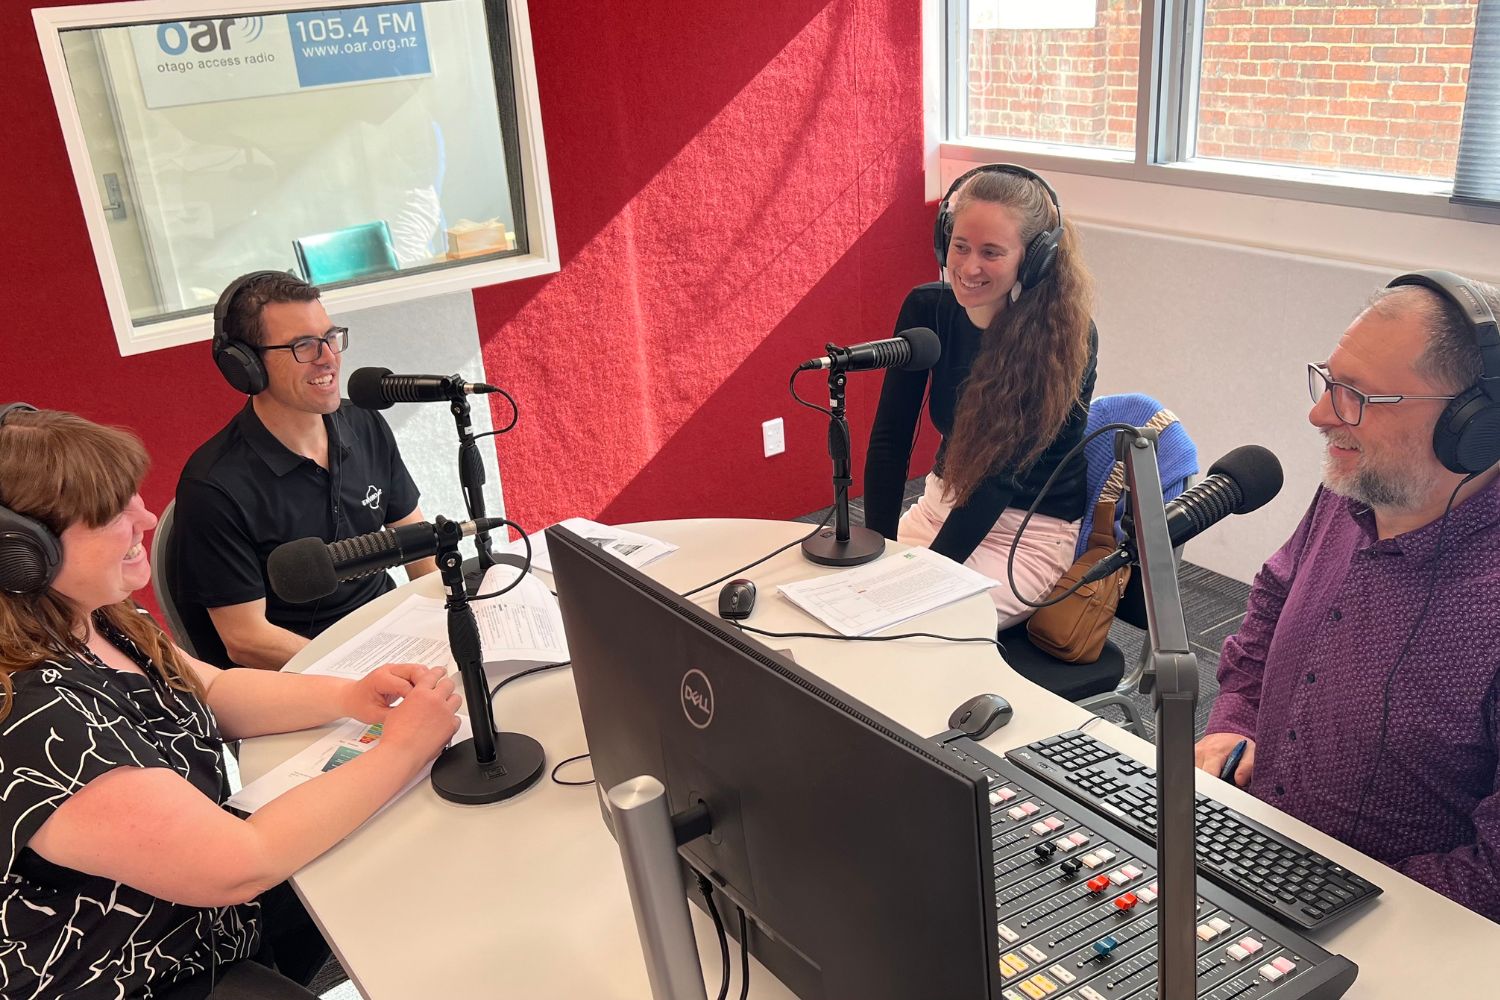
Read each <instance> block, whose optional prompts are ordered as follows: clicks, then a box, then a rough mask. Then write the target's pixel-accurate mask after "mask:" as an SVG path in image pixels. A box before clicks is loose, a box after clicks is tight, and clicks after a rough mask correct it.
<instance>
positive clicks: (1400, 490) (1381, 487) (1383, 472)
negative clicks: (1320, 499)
mask: <svg viewBox="0 0 1500 1000" xmlns="http://www.w3.org/2000/svg"><path fill="white" fill-rule="evenodd" d="M1323 437H1324V438H1325V439H1327V440H1328V441H1329V442H1330V443H1332V444H1338V445H1340V446H1343V445H1347V444H1353V442H1352V441H1350V440H1348V439H1346V438H1339V439H1337V440H1335V438H1334V437H1333V436H1332V435H1330V434H1326V433H1325V434H1324V435H1323ZM1357 454H1358V455H1359V458H1358V459H1357V460H1356V462H1355V466H1354V469H1353V470H1352V471H1348V472H1346V471H1343V470H1335V469H1334V468H1333V456H1331V455H1329V454H1328V453H1327V452H1326V451H1325V452H1324V453H1323V485H1324V486H1327V487H1328V488H1329V489H1330V490H1332V491H1333V492H1335V493H1337V494H1339V495H1340V496H1345V497H1348V498H1349V499H1351V500H1354V501H1357V502H1358V503H1362V504H1364V505H1365V506H1366V507H1370V508H1384V509H1387V510H1401V511H1405V510H1415V509H1416V508H1417V507H1420V506H1421V505H1422V503H1423V502H1424V501H1425V500H1426V498H1427V497H1428V496H1429V495H1430V494H1431V492H1432V487H1433V476H1432V474H1431V473H1430V472H1428V471H1426V470H1417V469H1414V468H1412V467H1410V466H1408V467H1407V468H1405V469H1402V468H1399V466H1398V467H1397V468H1394V469H1382V468H1377V467H1376V465H1375V463H1373V462H1371V461H1370V459H1369V458H1368V456H1367V455H1366V453H1365V452H1364V451H1359V452H1357ZM1390 464H1392V465H1397V463H1395V462H1392V463H1390Z"/></svg>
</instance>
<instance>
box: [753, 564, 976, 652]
mask: <svg viewBox="0 0 1500 1000" xmlns="http://www.w3.org/2000/svg"><path fill="white" fill-rule="evenodd" d="M996 586H999V584H998V582H997V581H995V580H991V579H990V578H989V577H987V576H983V575H981V574H979V573H976V572H974V571H973V570H972V569H969V567H967V566H961V565H959V564H958V563H956V562H954V561H953V560H951V559H948V558H946V557H944V556H940V555H938V554H937V553H936V552H933V551H932V550H931V549H922V548H916V549H906V550H904V551H902V552H898V553H896V554H894V555H888V556H886V557H885V558H883V559H878V560H876V561H875V562H872V563H867V564H866V565H864V566H857V567H855V568H854V569H849V570H845V571H844V572H842V573H835V574H833V575H832V576H820V577H818V578H816V579H813V580H800V581H798V582H797V583H787V584H783V585H782V586H781V588H780V592H781V596H783V597H785V598H786V599H787V600H789V601H791V602H792V603H793V604H795V605H797V607H799V608H801V609H802V610H803V611H806V612H807V613H808V614H810V615H812V616H813V617H814V618H816V619H818V621H820V622H822V623H823V624H824V625H827V626H828V627H829V628H831V629H833V630H834V631H835V632H838V633H839V634H840V635H869V634H870V633H871V632H878V631H880V630H881V629H883V628H889V627H890V626H892V625H895V624H897V623H898V622H904V621H906V620H907V619H909V618H915V617H917V616H918V615H923V614H926V613H927V612H929V611H933V610H936V609H937V608H941V607H943V606H945V605H948V604H952V603H954V602H955V601H961V600H963V599H964V598H965V597H971V596H973V595H974V594H982V593H984V592H985V591H986V590H989V589H990V588H991V587H996Z"/></svg>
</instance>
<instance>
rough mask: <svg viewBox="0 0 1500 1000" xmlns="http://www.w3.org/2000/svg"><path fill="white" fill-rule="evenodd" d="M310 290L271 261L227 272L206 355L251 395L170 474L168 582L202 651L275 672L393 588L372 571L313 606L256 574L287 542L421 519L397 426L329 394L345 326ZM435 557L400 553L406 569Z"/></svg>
mask: <svg viewBox="0 0 1500 1000" xmlns="http://www.w3.org/2000/svg"><path fill="white" fill-rule="evenodd" d="M318 295H319V291H318V289H317V288H316V287H314V286H312V285H309V284H307V283H306V282H304V281H302V280H301V279H299V278H295V277H292V276H291V275H288V274H284V273H281V272H278V271H257V272H253V273H251V274H249V275H245V276H243V277H241V278H238V279H236V280H235V281H234V282H232V283H231V284H230V285H229V287H228V288H226V289H225V290H224V294H223V295H222V296H221V297H220V299H219V304H218V306H216V307H215V309H214V344H213V352H214V361H215V363H216V364H217V365H218V367H219V371H220V372H221V373H222V374H223V375H224V377H225V379H227V380H228V382H229V384H230V385H232V386H234V387H235V388H236V389H238V390H239V391H241V392H244V393H246V394H247V395H249V397H250V399H249V401H248V402H247V403H246V404H245V407H244V409H242V410H240V412H239V413H238V414H236V415H235V417H234V418H233V419H232V420H230V421H229V423H228V425H227V426H225V427H224V429H223V430H221V431H219V433H217V434H215V435H214V436H213V437H212V438H210V439H209V440H208V441H207V442H206V443H205V444H204V445H203V446H202V447H200V448H199V449H198V450H197V451H196V452H194V453H193V456H192V458H190V459H189V460H188V463H187V466H186V467H185V468H184V469H183V471H182V478H181V479H180V480H179V481H178V483H177V506H176V508H175V513H174V523H173V528H172V538H171V546H170V549H169V551H168V553H167V558H168V559H169V560H171V565H172V567H173V570H174V571H173V573H171V574H170V577H169V579H170V581H171V585H172V589H173V598H174V600H175V601H176V603H177V605H178V609H179V612H180V613H181V615H182V617H183V623H184V626H185V627H186V629H187V631H188V633H189V637H190V638H191V639H192V642H193V645H194V646H195V647H196V649H197V652H198V656H199V657H200V658H201V659H204V660H207V661H208V662H210V663H217V664H219V665H222V666H231V665H235V664H238V665H241V666H250V667H260V668H263V669H266V670H279V669H281V667H282V666H284V665H285V664H286V662H287V660H289V659H291V657H292V656H293V654H295V653H296V652H297V651H298V650H299V649H301V648H302V647H303V646H305V645H307V642H308V640H309V639H310V638H312V637H313V636H315V635H317V634H318V633H319V632H321V631H323V629H325V628H327V627H328V626H329V625H331V624H333V623H334V622H335V621H337V620H338V619H339V618H341V617H342V616H344V615H345V614H347V613H349V612H350V611H352V610H354V609H355V608H357V607H359V606H360V605H362V604H364V603H366V602H367V601H369V600H371V599H372V598H375V597H378V596H379V595H381V594H383V593H385V592H386V591H388V590H390V589H391V588H392V587H394V586H395V584H394V582H393V581H392V580H391V578H390V576H389V575H387V574H385V573H379V574H376V575H374V576H368V577H364V578H362V579H359V580H353V581H349V582H347V583H341V584H339V588H338V590H337V591H335V592H334V593H333V594H332V595H330V596H329V597H326V598H324V599H323V600H321V601H318V602H316V603H313V604H287V603H286V602H284V601H282V600H281V599H280V598H278V597H277V596H276V595H275V594H274V593H272V592H271V589H270V587H269V586H268V585H267V582H266V560H267V558H268V557H269V556H270V554H271V550H273V549H275V548H276V546H278V545H280V544H282V543H283V542H289V541H292V540H294V539H297V538H307V537H310V536H316V537H319V538H322V539H323V540H324V541H329V542H332V541H336V540H338V539H341V538H352V537H354V536H355V535H361V534H364V533H366V532H370V531H377V530H379V529H380V528H381V527H383V526H385V525H399V524H411V523H414V522H416V521H421V520H422V519H423V518H422V511H421V509H420V508H419V507H418V506H417V499H418V492H417V487H416V484H415V483H413V482H412V478H411V475H410V474H409V473H408V472H407V471H406V465H405V463H403V462H402V461H401V453H400V452H399V451H398V450H397V448H396V440H395V437H394V436H393V435H392V434H391V429H390V427H389V426H387V424H386V422H385V421H384V420H383V419H382V418H381V417H380V416H379V414H376V413H373V412H371V411H369V410H362V409H359V408H357V407H355V406H352V405H351V404H349V403H348V402H346V401H344V400H341V399H340V398H339V363H340V361H341V358H340V354H341V352H342V351H343V349H344V347H345V345H346V344H347V343H348V336H349V331H348V330H347V329H344V328H342V327H336V326H334V325H333V324H332V322H331V321H330V320H329V318H328V313H327V312H325V311H324V309H323V305H322V303H320V302H319V301H318ZM436 568H437V565H436V563H435V562H434V561H433V560H432V559H422V560H418V561H416V562H413V563H410V564H408V565H407V567H406V569H407V572H408V573H409V574H411V575H412V576H419V575H421V574H423V573H430V572H432V571H433V570H435V569H436Z"/></svg>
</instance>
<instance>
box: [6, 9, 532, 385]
mask: <svg viewBox="0 0 1500 1000" xmlns="http://www.w3.org/2000/svg"><path fill="white" fill-rule="evenodd" d="M380 2H381V0H313V2H307V0H282V2H280V3H277V2H273V0H217V2H205V0H127V2H118V3H98V4H84V5H77V6H65V7H43V8H37V9H34V10H33V11H32V21H33V23H34V25H35V27H36V32H37V41H38V44H39V45H40V47H41V52H42V62H43V64H44V65H45V67H46V70H47V78H48V81H49V83H50V84H51V88H52V98H53V104H54V106H55V108H56V111H57V117H58V121H59V124H60V125H61V126H62V133H63V141H64V145H65V146H66V147H67V153H68V160H69V164H70V166H71V168H72V172H73V179H74V184H75V186H76V190H77V193H78V197H79V201H80V203H81V205H82V208H83V215H84V221H85V223H86V225H87V228H88V234H89V241H90V243H91V244H92V245H93V250H94V261H95V265H96V268H97V271H98V275H99V280H100V283H101V285H102V289H103V292H104V298H105V302H106V304H107V306H108V308H109V315H110V321H111V325H112V326H113V328H114V334H115V340H116V343H117V345H118V347H119V351H120V354H121V356H122V357H129V356H131V355H135V354H143V353H146V352H149V351H157V350H162V349H165V348H169V347H177V346H180V345H183V344H191V343H195V342H198V341H203V340H208V339H210V338H211V337H212V336H213V315H212V313H213V309H212V307H211V306H206V307H204V308H203V310H201V311H195V312H194V313H192V314H190V315H187V316H178V317H174V318H172V319H167V320H161V321H155V322H148V323H142V324H137V323H136V322H134V321H133V320H132V318H131V315H130V307H129V304H128V303H127V301H126V297H125V286H124V282H123V281H122V279H121V277H120V270H119V267H118V264H117V263H116V260H115V256H114V247H113V245H112V244H111V242H110V237H109V229H108V223H107V219H106V208H105V205H104V202H103V199H102V198H101V197H100V196H99V191H98V184H97V182H96V180H95V178H96V177H97V176H98V175H97V174H96V172H95V171H94V168H93V166H92V163H91V160H90V157H89V153H88V147H87V144H86V142H85V139H84V132H83V122H82V120H81V118H80V116H79V112H78V106H77V103H76V102H75V100H74V97H73V89H72V86H71V83H70V81H69V78H68V72H67V65H66V62H65V59H64V56H63V46H62V33H63V32H64V31H71V30H75V29H79V28H102V27H114V26H120V25H126V24H138V23H143V22H151V21H179V20H192V19H195V18H201V17H225V16H230V15H238V14H267V13H276V14H284V13H290V12H294V11H297V10H331V9H335V8H340V7H366V6H371V5H372V4H378V3H380ZM479 2H481V3H482V4H483V5H484V6H485V8H486V14H487V16H490V17H493V16H494V14H495V12H496V10H497V9H498V10H499V11H500V12H502V13H504V14H505V16H506V17H507V19H508V33H509V40H510V53H509V61H510V71H511V85H512V87H513V88H514V95H515V118H514V121H515V133H516V134H515V135H514V136H512V135H511V134H510V133H509V129H508V128H505V127H504V125H502V134H503V135H504V138H505V140H506V141H515V142H516V144H517V145H516V157H517V161H518V165H519V171H518V173H519V177H516V176H514V174H513V175H512V177H511V184H512V187H514V186H515V185H516V184H519V185H520V189H521V198H520V199H519V205H518V208H519V216H520V217H519V218H518V219H517V223H518V229H519V227H520V225H521V224H524V226H525V232H526V234H527V237H528V248H527V252H526V253H524V254H516V255H513V256H508V257H503V258H499V259H492V260H478V261H474V262H471V263H455V264H453V265H451V266H447V267H441V268H438V269H434V270H420V271H413V272H410V273H401V272H397V273H395V274H393V275H389V276H381V277H377V278H373V279H372V280H369V281H366V282H362V283H359V284H354V285H347V286H342V287H337V288H331V289H329V290H328V291H327V292H325V293H324V295H323V297H322V300H323V302H324V303H325V304H326V305H327V306H328V309H329V311H330V312H344V311H350V310H357V309H368V308H372V307H376V306H383V305H390V304H393V303H398V302H409V301H412V300H415V299H423V298H428V297H430V296H434V295H443V294H447V293H453V292H461V291H470V290H472V289H475V288H481V287H484V286H487V285H495V284H500V283H503V282H510V281H518V280H521V279H524V278H533V277H538V276H541V275H547V274H556V273H557V272H558V271H560V270H561V268H562V259H561V253H560V251H559V248H558V244H557V227H556V222H555V218H554V214H553V206H552V191H551V185H550V183H549V180H548V173H547V158H546V144H545V142H544V139H543V134H542V116H541V104H540V97H539V93H538V89H537V82H536V63H535V60H534V58H533V52H532V42H531V23H530V18H529V16H528V12H527V0H479ZM495 44H496V42H495V35H494V33H493V32H492V33H491V59H492V61H493V60H494V59H495V57H496V56H497V55H499V53H497V52H495V51H494V50H493V46H494V45H495ZM501 118H502V122H503V121H504V119H505V118H506V116H505V115H502V116H501Z"/></svg>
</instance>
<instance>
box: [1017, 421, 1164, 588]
mask: <svg viewBox="0 0 1500 1000" xmlns="http://www.w3.org/2000/svg"><path fill="white" fill-rule="evenodd" d="M1107 431H1128V432H1130V433H1131V434H1140V432H1141V429H1140V428H1139V427H1136V426H1135V425H1133V424H1105V425H1104V426H1102V427H1098V428H1095V429H1094V430H1092V431H1090V432H1089V433H1087V434H1085V435H1084V436H1083V440H1081V441H1079V442H1078V443H1077V444H1075V445H1074V446H1073V447H1072V448H1070V449H1069V450H1068V453H1067V454H1066V455H1064V456H1063V458H1062V461H1061V462H1058V463H1057V466H1056V467H1055V468H1054V469H1053V470H1052V475H1050V476H1048V477H1047V481H1046V482H1045V483H1043V484H1042V489H1041V492H1039V493H1037V495H1036V499H1035V500H1033V501H1032V502H1031V506H1030V507H1029V508H1027V510H1026V516H1025V517H1023V518H1021V526H1020V527H1019V528H1017V529H1016V533H1015V535H1014V536H1013V537H1012V538H1011V540H1010V552H1009V554H1008V555H1007V556H1006V557H1005V579H1006V582H1007V583H1009V584H1010V592H1011V593H1012V594H1014V595H1016V600H1018V601H1020V602H1021V603H1022V604H1024V605H1026V606H1027V607H1028V608H1033V609H1036V610H1038V611H1040V610H1041V609H1042V608H1050V607H1052V605H1054V604H1061V603H1062V602H1063V601H1066V600H1067V599H1068V598H1070V597H1072V596H1073V595H1074V594H1076V593H1078V589H1079V588H1080V587H1082V586H1083V578H1082V577H1080V578H1079V580H1078V582H1077V583H1075V584H1073V586H1071V587H1069V588H1068V589H1067V590H1065V591H1063V592H1062V593H1061V594H1058V595H1057V596H1056V597H1054V598H1052V599H1051V600H1048V601H1042V602H1041V603H1037V602H1036V601H1033V600H1031V599H1030V598H1028V597H1023V596H1022V595H1021V592H1020V591H1019V590H1017V589H1016V546H1017V545H1019V544H1020V542H1021V536H1022V535H1023V534H1025V532H1026V526H1027V525H1028V524H1030V523H1031V515H1033V514H1035V513H1036V510H1037V507H1039V506H1040V505H1041V502H1042V498H1043V497H1045V496H1046V495H1047V492H1048V491H1049V490H1051V489H1052V484H1053V483H1054V482H1056V481H1057V477H1058V475H1059V474H1061V473H1062V470H1063V469H1065V468H1067V467H1068V463H1069V462H1071V461H1073V459H1074V457H1075V456H1077V455H1078V454H1079V453H1081V452H1082V451H1083V448H1084V445H1086V444H1088V443H1089V442H1090V441H1092V440H1094V438H1096V437H1099V436H1100V435H1101V434H1104V433H1106V432H1107ZM1110 530H1111V531H1113V530H1114V528H1113V526H1111V528H1110Z"/></svg>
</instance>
